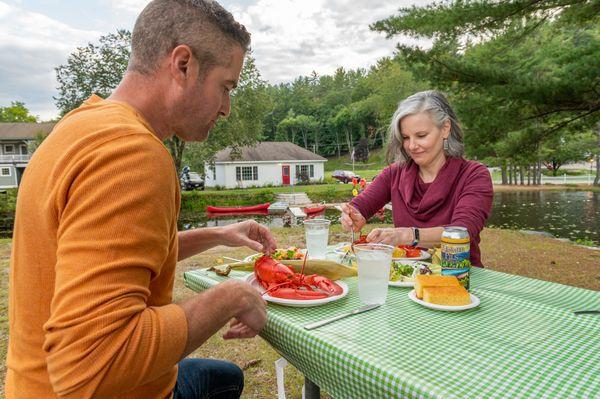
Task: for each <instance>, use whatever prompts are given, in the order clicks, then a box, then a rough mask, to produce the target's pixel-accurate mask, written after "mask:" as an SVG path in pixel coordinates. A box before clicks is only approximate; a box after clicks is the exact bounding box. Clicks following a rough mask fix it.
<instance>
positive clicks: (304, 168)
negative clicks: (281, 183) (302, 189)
mask: <svg viewBox="0 0 600 399" xmlns="http://www.w3.org/2000/svg"><path fill="white" fill-rule="evenodd" d="M304 174H306V176H308V177H315V166H314V165H296V179H297V178H298V177H299V176H300V175H304Z"/></svg>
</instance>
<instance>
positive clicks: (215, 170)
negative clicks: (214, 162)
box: [212, 166, 217, 181]
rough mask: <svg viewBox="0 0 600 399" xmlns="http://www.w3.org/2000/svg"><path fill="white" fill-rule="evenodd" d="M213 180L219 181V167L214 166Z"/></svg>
mask: <svg viewBox="0 0 600 399" xmlns="http://www.w3.org/2000/svg"><path fill="white" fill-rule="evenodd" d="M212 175H213V181H217V167H216V166H215V167H214V168H212Z"/></svg>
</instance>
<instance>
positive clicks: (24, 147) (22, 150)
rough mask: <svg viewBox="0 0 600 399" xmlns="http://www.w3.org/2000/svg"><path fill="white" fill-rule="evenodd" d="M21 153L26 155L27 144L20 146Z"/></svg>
mask: <svg viewBox="0 0 600 399" xmlns="http://www.w3.org/2000/svg"><path fill="white" fill-rule="evenodd" d="M21 155H27V146H26V145H22V146H21Z"/></svg>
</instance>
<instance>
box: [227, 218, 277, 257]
mask: <svg viewBox="0 0 600 399" xmlns="http://www.w3.org/2000/svg"><path fill="white" fill-rule="evenodd" d="M221 243H222V244H223V245H227V246H229V247H242V246H246V247H248V248H250V249H253V250H255V251H256V252H262V253H264V254H267V255H270V254H272V253H273V252H274V251H275V249H276V248H277V242H276V241H275V237H273V234H271V231H270V230H269V229H268V228H267V227H265V226H263V225H261V224H258V223H257V222H256V221H254V220H246V221H245V222H241V223H235V224H230V225H228V226H224V227H222V228H221Z"/></svg>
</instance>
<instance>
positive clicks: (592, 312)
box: [573, 310, 600, 315]
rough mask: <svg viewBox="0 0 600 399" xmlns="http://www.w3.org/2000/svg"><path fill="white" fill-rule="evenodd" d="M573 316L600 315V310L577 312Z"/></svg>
mask: <svg viewBox="0 0 600 399" xmlns="http://www.w3.org/2000/svg"><path fill="white" fill-rule="evenodd" d="M573 314H575V315H578V314H600V310H576V311H574V312H573Z"/></svg>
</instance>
